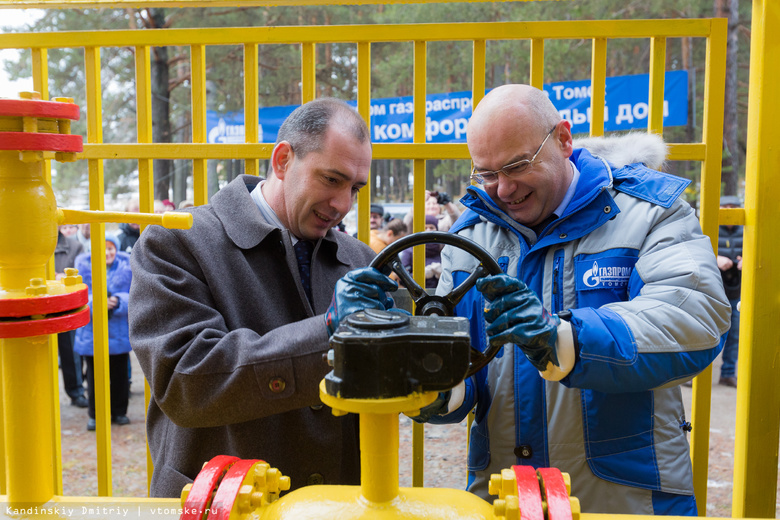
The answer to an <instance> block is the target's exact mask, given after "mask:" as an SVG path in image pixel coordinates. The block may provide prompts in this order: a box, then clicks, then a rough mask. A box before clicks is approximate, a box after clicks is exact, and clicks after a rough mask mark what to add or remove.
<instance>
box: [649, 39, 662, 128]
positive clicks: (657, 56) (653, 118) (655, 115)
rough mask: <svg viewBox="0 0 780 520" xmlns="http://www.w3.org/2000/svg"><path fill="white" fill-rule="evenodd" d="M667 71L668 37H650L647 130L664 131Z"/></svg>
mask: <svg viewBox="0 0 780 520" xmlns="http://www.w3.org/2000/svg"><path fill="white" fill-rule="evenodd" d="M665 73H666V38H651V39H650V85H649V88H648V93H649V99H648V108H647V111H648V115H647V116H648V117H647V130H648V131H649V132H652V133H654V134H658V135H662V134H663V133H664V79H665Z"/></svg>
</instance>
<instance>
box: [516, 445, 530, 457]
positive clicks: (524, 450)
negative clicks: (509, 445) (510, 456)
mask: <svg viewBox="0 0 780 520" xmlns="http://www.w3.org/2000/svg"><path fill="white" fill-rule="evenodd" d="M533 453H534V451H533V450H532V449H531V446H529V445H528V444H521V445H520V446H518V447H516V448H515V457H517V458H518V459H530V458H531V455H533Z"/></svg>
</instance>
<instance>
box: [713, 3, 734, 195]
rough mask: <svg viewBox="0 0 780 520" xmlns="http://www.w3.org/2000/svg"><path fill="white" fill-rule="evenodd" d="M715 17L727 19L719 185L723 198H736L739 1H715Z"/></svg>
mask: <svg viewBox="0 0 780 520" xmlns="http://www.w3.org/2000/svg"><path fill="white" fill-rule="evenodd" d="M715 16H718V17H724V18H728V21H729V23H728V47H727V50H726V91H725V99H724V103H725V106H724V113H723V148H724V154H723V171H722V173H721V182H722V183H723V194H724V195H736V194H737V190H738V188H739V167H740V164H739V163H740V160H739V146H738V144H737V134H738V122H737V50H738V48H739V47H738V44H739V42H738V38H737V36H738V35H737V31H738V26H739V1H738V0H716V1H715Z"/></svg>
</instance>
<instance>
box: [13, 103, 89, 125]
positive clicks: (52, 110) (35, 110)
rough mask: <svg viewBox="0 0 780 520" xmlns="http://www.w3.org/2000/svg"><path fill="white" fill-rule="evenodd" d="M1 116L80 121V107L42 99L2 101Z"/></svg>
mask: <svg viewBox="0 0 780 520" xmlns="http://www.w3.org/2000/svg"><path fill="white" fill-rule="evenodd" d="M0 116H10V117H41V118H51V119H70V120H72V121H78V119H79V106H78V105H77V104H75V103H64V102H61V101H44V100H42V99H0Z"/></svg>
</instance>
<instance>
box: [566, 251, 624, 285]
mask: <svg viewBox="0 0 780 520" xmlns="http://www.w3.org/2000/svg"><path fill="white" fill-rule="evenodd" d="M635 263H636V258H630V257H606V258H598V259H596V260H578V261H576V262H575V265H576V273H577V290H581V291H582V290H585V291H587V290H589V289H616V288H623V287H626V286H627V285H628V279H629V278H630V277H631V273H632V272H633V271H634V264H635Z"/></svg>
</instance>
